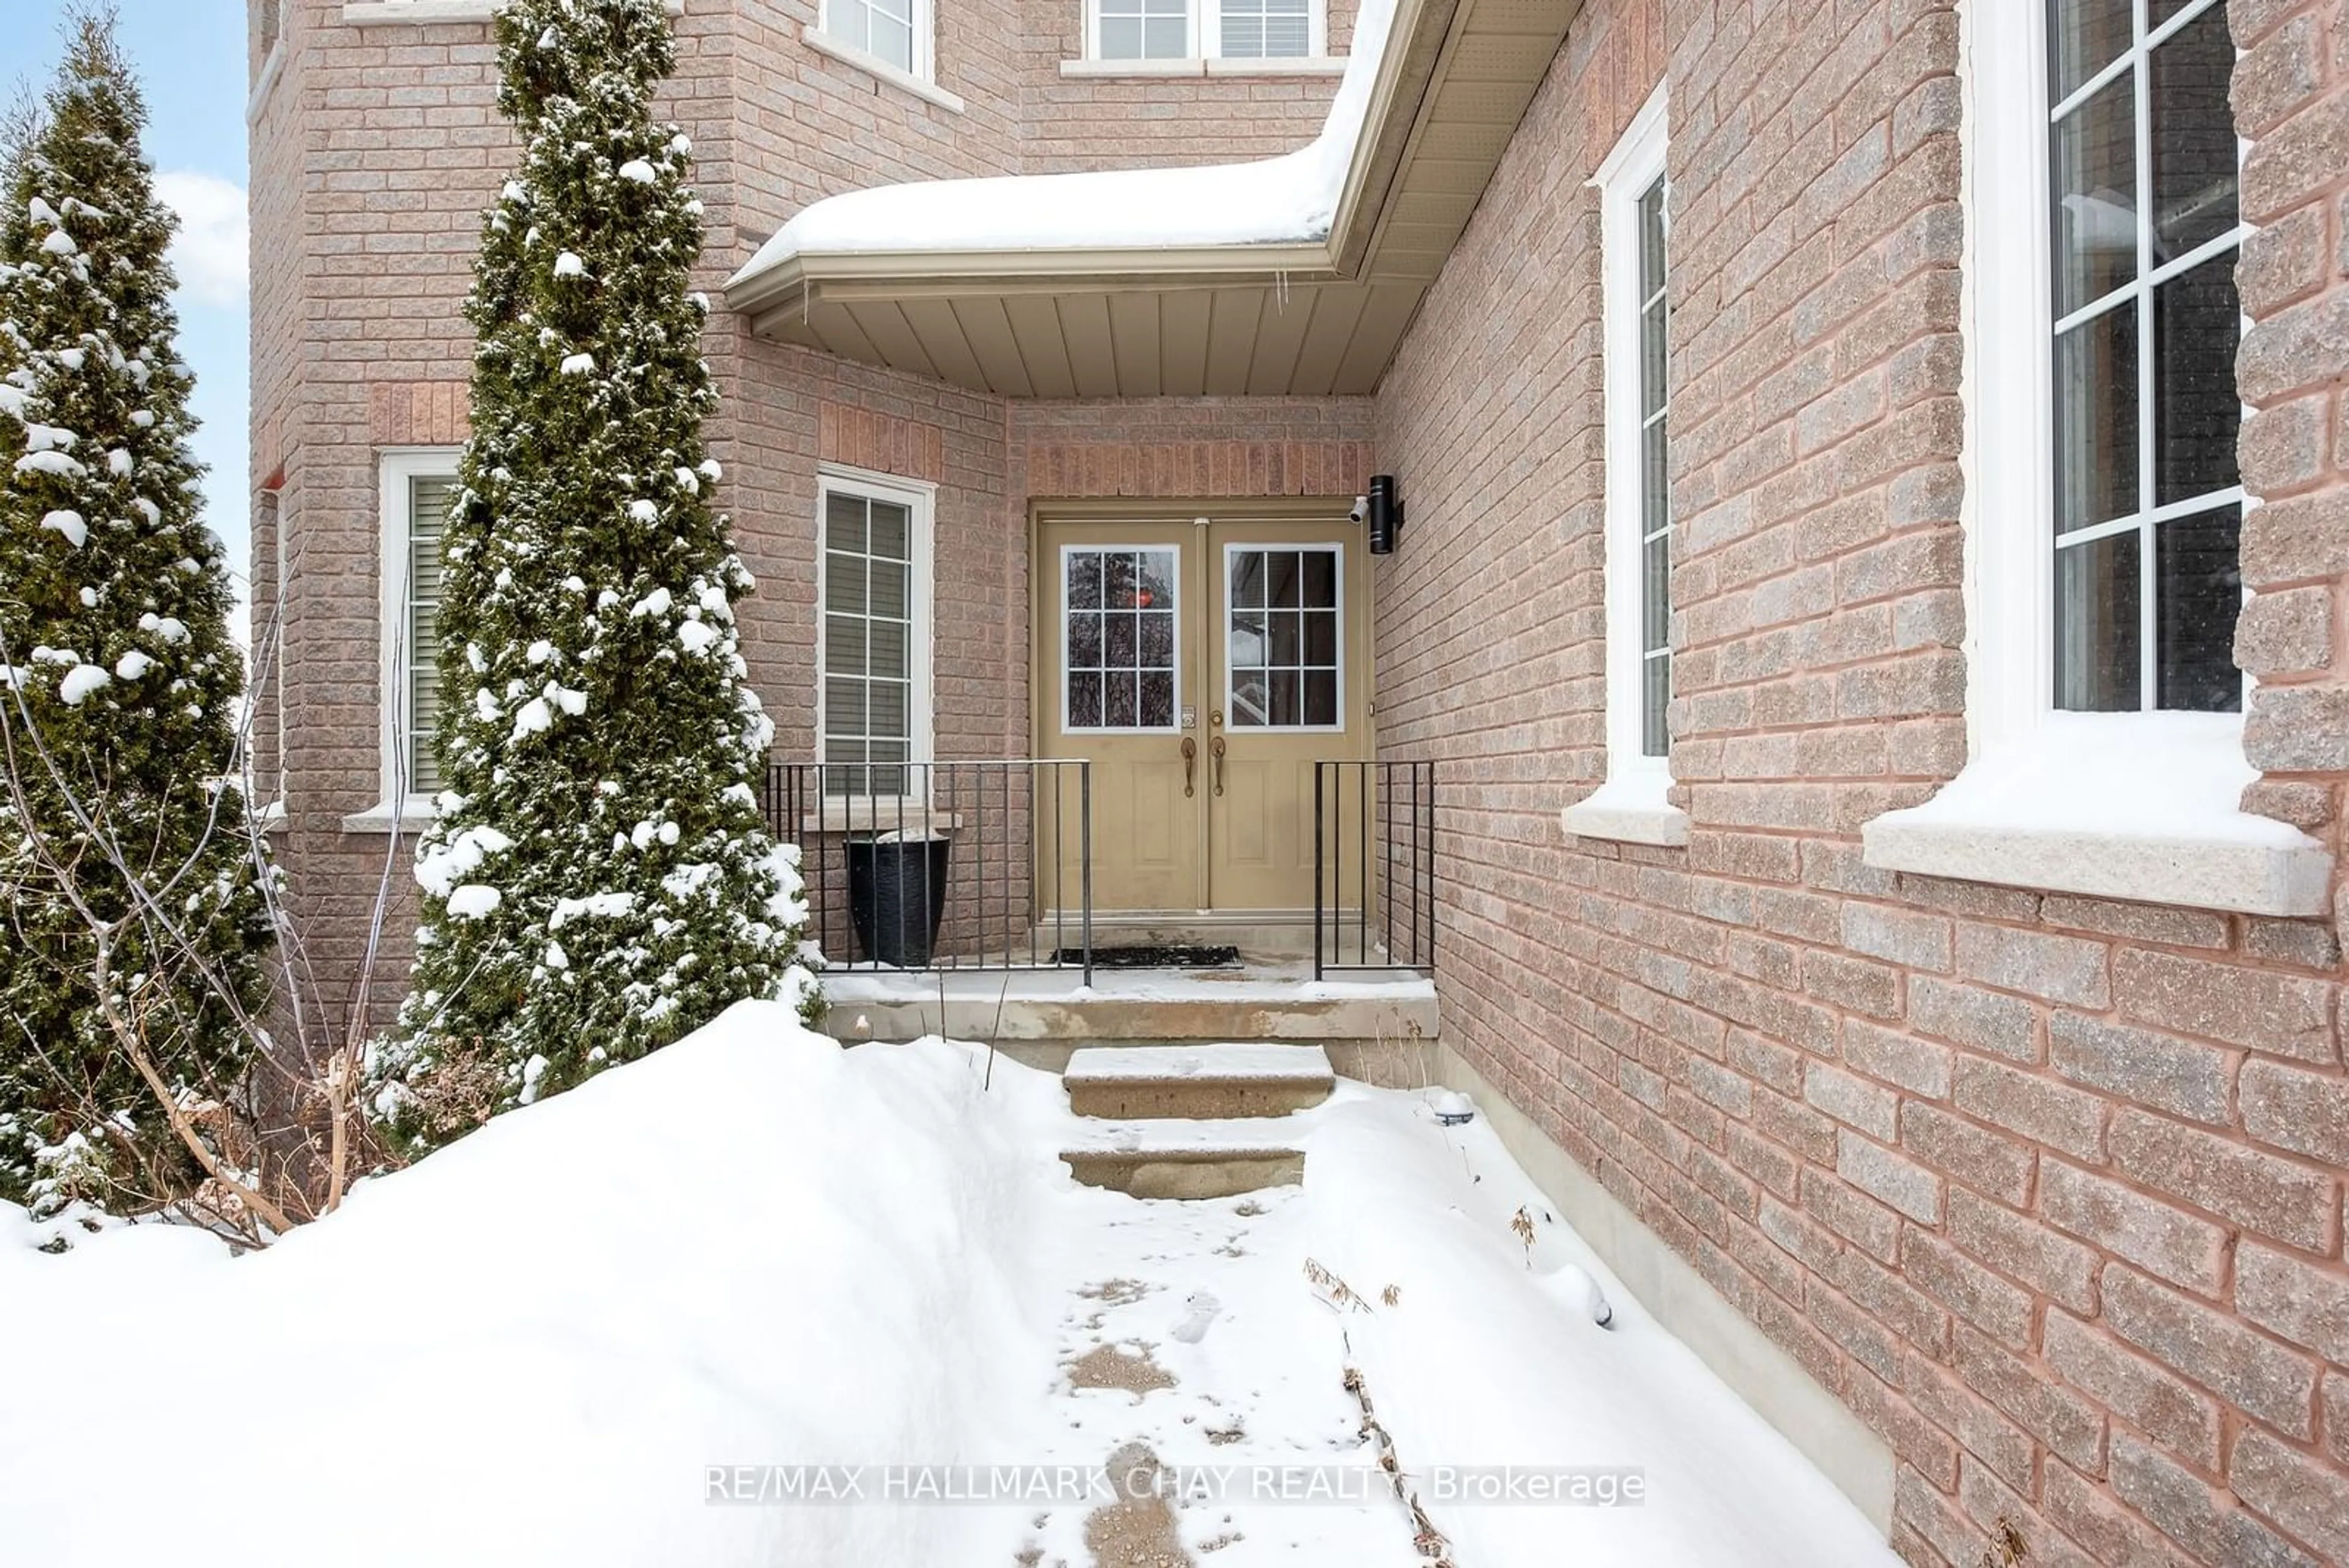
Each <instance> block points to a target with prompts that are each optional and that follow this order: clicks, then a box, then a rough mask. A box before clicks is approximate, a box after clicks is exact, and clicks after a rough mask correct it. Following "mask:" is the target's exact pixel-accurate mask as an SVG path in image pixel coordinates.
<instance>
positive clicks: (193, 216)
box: [155, 169, 251, 309]
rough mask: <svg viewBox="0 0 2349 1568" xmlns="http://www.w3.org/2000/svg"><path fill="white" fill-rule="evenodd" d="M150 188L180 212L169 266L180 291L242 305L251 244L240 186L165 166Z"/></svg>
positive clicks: (206, 301)
mask: <svg viewBox="0 0 2349 1568" xmlns="http://www.w3.org/2000/svg"><path fill="white" fill-rule="evenodd" d="M155 191H156V193H157V194H158V195H160V196H161V197H162V198H163V201H164V203H165V204H166V205H168V206H169V207H171V210H172V211H173V212H175V213H179V214H180V234H179V237H178V238H176V239H174V240H173V241H172V242H171V267H172V270H173V271H175V272H176V273H178V274H179V276H180V289H181V293H183V294H185V295H186V296H188V297H189V298H190V299H191V300H193V301H194V302H195V303H197V304H199V305H215V306H224V307H226V308H229V309H236V308H239V307H241V306H243V304H244V302H245V291H246V284H245V279H246V267H247V265H248V261H247V254H248V251H249V248H250V244H251V240H250V235H251V229H250V226H249V224H248V223H247V221H246V218H245V212H244V187H243V186H242V185H238V184H234V183H232V182H229V181H226V180H223V179H222V178H221V177H220V176H219V175H217V174H205V173H202V172H199V171H196V170H192V169H171V170H166V171H163V172H162V173H160V174H158V175H156V176H155Z"/></svg>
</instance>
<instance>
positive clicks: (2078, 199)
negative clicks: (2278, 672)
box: [2047, 0, 2242, 711]
mask: <svg viewBox="0 0 2349 1568" xmlns="http://www.w3.org/2000/svg"><path fill="white" fill-rule="evenodd" d="M2049 16H2050V33H2049V40H2050V48H2049V78H2048V83H2047V87H2048V93H2049V102H2050V103H2051V104H2053V105H2055V106H2056V108H2055V109H2054V110H2052V111H2051V117H2050V125H2049V169H2050V172H2051V178H2052V184H2053V190H2052V196H2053V210H2052V213H2051V230H2050V236H2051V242H2052V244H2053V246H2054V252H2053V254H2052V255H2051V257H2050V262H2049V265H2050V271H2051V276H2052V279H2053V301H2054V317H2055V318H2056V320H2057V321H2058V322H2065V321H2066V318H2067V317H2069V318H2072V319H2070V320H2068V322H2067V323H2066V324H2065V325H2064V326H2063V327H2061V329H2060V330H2058V331H2057V332H2056V334H2055V337H2054V341H2053V343H2052V345H2051V348H2050V358H2049V374H2050V377H2051V380H2052V386H2051V389H2050V390H2051V400H2050V401H2051V407H2052V413H2053V420H2054V428H2053V431H2051V435H2052V438H2053V449H2054V454H2053V455H2054V475H2053V484H2054V528H2055V551H2054V561H2053V563H2052V566H2053V569H2054V574H2055V579H2054V609H2055V615H2054V639H2055V646H2054V675H2055V680H2054V684H2055V692H2054V699H2055V703H2056V706H2058V707H2061V708H2076V709H2086V710H2103V711H2111V710H2130V709H2137V708H2147V707H2151V708H2181V709H2198V710H2205V711H2209V710H2224V711H2233V710H2235V709H2237V708H2240V705H2241V692H2242V678H2241V676H2240V673H2239V672H2238V671H2237V670H2236V669H2235V664H2234V658H2233V643H2234V628H2235V619H2236V617H2237V615H2238V614H2239V612H2240V607H2241V599H2242V587H2241V580H2240V576H2241V574H2240V568H2239V565H2238V562H2237V560H2236V546H2237V540H2238V535H2239V533H2240V518H2241V500H2240V493H2239V490H2238V487H2239V485H2240V474H2239V472H2238V471H2237V467H2236V458H2235V442H2236V438H2237V436H2238V434H2239V433H2240V427H2241V423H2242V408H2241V402H2240V393H2239V391H2238V390H2237V388H2236V382H2235V355H2236V350H2237V348H2238V347H2239V341H2240V331H2241V317H2240V310H2241V306H2240V301H2239V300H2238V299H2237V297H2236V293H2235V279H2234V269H2235V263H2236V258H2237V255H2238V254H2239V252H2240V248H2241V244H2240V234H2241V229H2240V211H2239V203H2238V193H2237V175H2238V168H2239V160H2240V148H2239V144H2238V142H2237V140H2236V137H2235V129H2234V119H2233V116H2232V114H2231V112H2230V109H2229V104H2228V90H2229V87H2230V79H2231V78H2232V75H2233V70H2234V61H2235V50H2234V45H2233V42H2232V40H2231V39H2230V36H2229V35H2228V31H2227V21H2226V7H2225V5H2223V4H2221V3H2217V0H2149V4H2147V5H2146V6H2145V7H2144V10H2143V15H2142V16H2137V14H2136V13H2135V8H2134V7H2133V6H2132V5H2129V4H2127V3H2124V0H2050V5H2049ZM2178 17H2185V18H2186V20H2185V21H2184V22H2183V24H2182V25H2181V26H2178V27H2177V29H2176V30H2175V31H2174V32H2172V33H2170V34H2169V35H2168V36H2166V37H2164V38H2163V39H2162V40H2161V41H2160V42H2159V43H2158V45H2153V44H2149V43H2148V36H2149V35H2148V34H2147V32H2146V31H2142V30H2139V29H2138V27H2137V23H2138V22H2139V21H2140V20H2141V21H2143V22H2144V23H2145V24H2146V26H2147V27H2159V26H2162V25H2163V24H2164V23H2166V22H2170V21H2172V20H2174V19H2176V18H2178ZM2116 62H2117V64H2116ZM2107 66H2115V67H2116V68H2114V69H2113V71H2112V72H2111V73H2110V75H2109V77H2108V78H2107V79H2106V80H2105V81H2104V83H2103V85H2102V86H2099V87H2097V88H2095V89H2094V90H2093V91H2088V92H2085V94H2081V98H2080V101H2079V102H2077V103H2074V104H2071V105H2070V106H2069V107H2068V108H2067V107H2064V106H2063V100H2064V99H2066V98H2067V97H2069V96H2072V95H2075V94H2078V93H2080V89H2081V88H2082V87H2083V84H2084V83H2085V82H2086V81H2087V80H2088V79H2089V78H2092V77H2095V76H2096V75H2097V74H2098V73H2100V72H2103V71H2105V69H2106V67H2107ZM2140 87H2142V88H2143V90H2142V92H2140V91H2139V88H2140ZM2139 148H2143V149H2145V150H2146V151H2145V156H2144V157H2142V158H2140V157H2139V156H2138V149H2139ZM2206 247H2207V248H2208V249H2207V251H2206ZM2197 254H2199V255H2200V259H2199V260H2197V261H2195V263H2194V265H2191V266H2187V265H2184V263H2185V262H2186V261H2187V260H2188V259H2189V258H2190V257H2194V256H2196V255H2197ZM2148 400H2149V402H2150V407H2146V406H2144V405H2145V404H2146V403H2147V401H2148Z"/></svg>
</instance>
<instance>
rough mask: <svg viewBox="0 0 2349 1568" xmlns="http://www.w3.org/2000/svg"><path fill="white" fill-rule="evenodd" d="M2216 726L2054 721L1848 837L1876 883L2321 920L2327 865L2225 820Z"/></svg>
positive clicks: (2230, 782)
mask: <svg viewBox="0 0 2349 1568" xmlns="http://www.w3.org/2000/svg"><path fill="white" fill-rule="evenodd" d="M2242 736H2243V723H2242V720H2241V718H2240V716H2238V715H2235V714H2231V713H2208V714H2206V713H2115V714H2104V713H2055V714H2050V715H2048V716H2047V718H2046V720H2045V721H2044V723H2043V725H2042V727H2041V728H2040V729H2039V730H2038V731H2037V732H2034V733H2033V734H2031V735H2029V736H2027V737H2023V738H2019V739H2018V740H2016V741H2015V742H2013V743H2011V744H2009V745H2007V746H2005V747H2003V748H2002V749H2000V750H1998V751H1995V752H1993V753H1990V754H1988V755H1985V756H1982V757H1977V758H1976V759H1974V760H1973V761H1972V762H1971V763H1967V764H1966V767H1965V770H1964V771H1963V772H1962V773H1961V774H1959V775H1958V776H1957V777H1956V778H1954V779H1952V780H1951V781H1950V782H1949V783H1948V784H1944V785H1943V786H1942V787H1941V791H1940V794H1937V795H1935V796H1934V797H1933V798H1932V799H1931V800H1929V801H1927V802H1926V803H1925V804H1924V805H1915V806H1909V807H1908V808H1906V809H1905V810H1901V811H1892V812H1887V813H1885V814H1884V815H1882V816H1879V817H1878V818H1877V819H1876V820H1874V821H1873V822H1870V823H1868V824H1867V825H1866V826H1863V827H1862V828H1861V829H1860V845H1861V854H1860V857H1861V859H1862V860H1863V861H1865V862H1866V863H1867V864H1868V865H1869V866H1873V867H1878V868H1879V869H1881V870H1887V871H1905V872H1909V873H1913V874H1915V875H1918V876H1923V877H1951V878H1954V879H1956V880H1959V881H1963V882H1993V883H1998V884H2001V885H2002V886H2007V887H2016V888H2040V889H2044V890H2046V891H2050V892H2059V893H2081V894H2085V895H2087V896H2089V897H2092V898H2120V899H2126V900H2127V901H2129V902H2132V903H2141V904H2171V905H2178V906H2182V907H2184V908H2188V909H2231V910H2235V911H2237V912H2239V913H2242V914H2251V915H2278V916H2287V917H2292V916H2308V915H2321V914H2323V913H2324V912H2325V909H2326V907H2327V901H2326V894H2327V889H2328V888H2329V886H2330V884H2331V881H2332V875H2333V857H2331V856H2330V855H2328V854H2326V853H2325V851H2324V849H2323V846H2320V845H2319V844H2318V843H2317V842H2316V841H2315V840H2314V839H2313V838H2311V837H2309V836H2307V835H2306V834H2304V833H2302V832H2301V831H2300V830H2299V829H2298V828H2296V827H2293V826H2290V825H2288V824H2285V823H2282V822H2276V821H2273V820H2271V819H2270V818H2267V817H2264V816H2253V815H2251V814H2249V813H2248V812H2245V811H2244V810H2242V809H2241V807H2240V804H2239V802H2240V799H2241V796H2242V792H2243V786H2244V785H2246V784H2250V783H2251V782H2252V781H2253V780H2254V779H2255V778H2257V777H2258V774H2256V773H2254V772H2253V771H2252V769H2251V764H2250V763H2246V762H2245V761H2244V760H2243V746H2242Z"/></svg>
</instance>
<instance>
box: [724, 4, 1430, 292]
mask: <svg viewBox="0 0 2349 1568" xmlns="http://www.w3.org/2000/svg"><path fill="white" fill-rule="evenodd" d="M1394 7H1395V0H1362V6H1361V12H1360V14H1359V15H1358V16H1357V17H1356V19H1355V24H1354V41H1353V52H1352V54H1351V55H1350V57H1348V59H1347V61H1346V70H1345V74H1344V76H1343V77H1342V78H1340V80H1339V83H1338V92H1337V96H1336V97H1335V98H1333V99H1331V100H1330V113H1329V117H1328V118H1327V119H1325V120H1324V121H1323V122H1322V126H1321V130H1320V133H1319V135H1317V136H1316V137H1315V138H1314V139H1313V140H1311V141H1310V142H1309V143H1307V144H1306V145H1305V146H1304V147H1302V148H1299V150H1298V151H1294V152H1288V153H1283V154H1281V155H1280V156H1279V157H1277V158H1265V159H1257V160H1255V161H1250V162H1245V163H1217V164H1203V165H1192V166H1188V167H1184V168H1174V169H1117V170H1103V171H1093V172H1088V173H1074V174H1009V175H992V176H988V177H984V178H978V179H967V180H916V181H907V182H900V183H896V184H890V185H875V186H872V187H869V188H868V189H865V190H862V191H851V192H844V193H843V194H841V195H837V196H828V197H825V198H824V199H823V200H822V201H819V202H813V203H811V204H810V205H809V206H807V207H805V208H802V210H801V211H800V213H798V214H797V215H796V216H794V217H793V218H792V220H791V221H790V222H789V223H785V224H784V225H783V226H782V227H781V229H779V230H777V231H776V232H775V234H774V237H772V238H771V239H770V240H769V241H768V242H767V243H766V244H764V245H762V246H761V247H760V249H759V253H758V254H756V255H755V256H753V257H751V258H750V263H749V265H745V266H744V267H743V268H742V269H741V270H740V272H738V273H736V274H735V275H733V276H732V277H731V278H729V279H728V280H727V284H726V286H727V287H729V288H736V287H739V286H741V285H742V284H744V283H747V282H749V281H750V280H751V279H753V278H756V277H759V276H761V275H764V274H766V273H769V272H771V271H773V270H774V269H776V268H777V267H780V266H781V265H784V264H786V263H787V262H790V261H791V260H792V259H794V258H795V257H801V256H809V255H919V254H952V253H957V252H969V251H981V252H999V253H1019V252H1038V253H1047V252H1056V251H1079V250H1162V249H1166V248H1169V247H1174V246H1195V245H1232V246H1244V245H1275V244H1311V243H1313V242H1316V241H1320V240H1326V239H1328V238H1329V237H1330V227H1331V225H1332V224H1333V223H1335V222H1336V219H1337V213H1338V202H1339V200H1340V197H1341V195H1342V194H1343V192H1344V191H1345V187H1346V173H1347V171H1348V169H1349V168H1350V167H1351V165H1352V163H1353V159H1354V152H1355V150H1356V148H1357V147H1358V146H1359V145H1360V143H1361V135H1362V129H1363V125H1364V122H1365V121H1366V119H1368V118H1369V113H1370V101H1371V88H1372V86H1373V85H1374V84H1375V83H1376V82H1377V80H1378V74H1379V65H1380V62H1381V59H1383V58H1384V57H1385V54H1386V48H1387V45H1388V42H1389V41H1390V35H1391V33H1392V23H1393V19H1394Z"/></svg>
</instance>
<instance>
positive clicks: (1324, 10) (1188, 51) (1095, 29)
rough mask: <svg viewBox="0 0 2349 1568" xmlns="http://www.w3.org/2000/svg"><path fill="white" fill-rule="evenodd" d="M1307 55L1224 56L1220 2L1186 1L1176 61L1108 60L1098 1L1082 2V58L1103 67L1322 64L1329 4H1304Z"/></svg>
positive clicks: (1189, 71)
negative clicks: (1184, 41) (1181, 44)
mask: <svg viewBox="0 0 2349 1568" xmlns="http://www.w3.org/2000/svg"><path fill="white" fill-rule="evenodd" d="M1305 9H1306V23H1305V26H1306V44H1305V48H1306V52H1305V53H1304V54H1302V55H1260V56H1259V55H1239V56H1233V57H1228V58H1229V59H1230V60H1231V62H1232V64H1233V65H1235V66H1237V67H1255V66H1263V67H1278V66H1280V65H1283V64H1288V63H1293V62H1295V61H1299V60H1323V59H1327V58H1328V57H1329V55H1330V4H1329V0H1306V8H1305ZM1223 21H1224V15H1223V0H1186V3H1185V36H1187V37H1188V38H1189V40H1190V42H1189V45H1188V47H1186V48H1185V50H1184V52H1183V55H1182V57H1179V58H1174V59H1158V58H1145V57H1138V56H1123V55H1121V56H1117V57H1108V56H1104V55H1103V54H1102V47H1101V0H1085V58H1086V59H1087V60H1088V61H1092V62H1097V63H1099V64H1102V65H1105V66H1121V67H1133V69H1135V70H1137V71H1149V70H1154V69H1164V70H1169V71H1173V70H1177V69H1179V70H1181V71H1182V72H1184V73H1185V74H1186V75H1195V74H1197V73H1198V72H1200V71H1203V70H1205V69H1206V62H1207V61H1209V60H1222V59H1226V58H1227V57H1226V55H1225V54H1224V27H1223Z"/></svg>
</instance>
